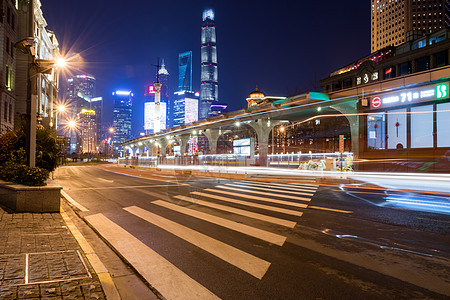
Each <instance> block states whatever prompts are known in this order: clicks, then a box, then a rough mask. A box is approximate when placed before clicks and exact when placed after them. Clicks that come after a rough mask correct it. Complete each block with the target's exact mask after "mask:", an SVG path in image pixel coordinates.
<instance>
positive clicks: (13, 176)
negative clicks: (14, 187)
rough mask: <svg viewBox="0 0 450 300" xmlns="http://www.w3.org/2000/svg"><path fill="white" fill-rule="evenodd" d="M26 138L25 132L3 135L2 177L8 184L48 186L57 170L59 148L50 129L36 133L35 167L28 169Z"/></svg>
mask: <svg viewBox="0 0 450 300" xmlns="http://www.w3.org/2000/svg"><path fill="white" fill-rule="evenodd" d="M25 147H26V136H25V133H24V131H23V130H22V129H17V130H14V131H10V132H7V133H5V134H4V135H2V136H0V178H1V179H3V180H6V181H11V182H16V183H21V184H26V185H34V186H35V185H45V181H46V180H47V178H48V177H49V174H50V172H52V171H54V170H55V169H56V166H57V163H58V155H59V152H60V149H59V147H58V145H57V143H56V138H55V137H54V135H53V134H52V132H51V131H50V130H49V129H45V128H43V127H38V128H37V130H36V167H33V168H30V167H28V166H26V159H25V157H26V153H25V150H24V149H25Z"/></svg>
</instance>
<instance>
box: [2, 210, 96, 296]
mask: <svg viewBox="0 0 450 300" xmlns="http://www.w3.org/2000/svg"><path fill="white" fill-rule="evenodd" d="M0 299H2V300H9V299H11V300H12V299H61V300H70V299H84V300H91V299H95V300H98V299H105V296H104V293H103V290H102V288H101V285H100V282H99V280H98V278H97V275H96V274H95V273H94V271H93V269H92V267H91V266H90V265H89V263H88V261H87V260H86V259H85V257H84V254H83V252H82V250H81V249H80V247H79V245H78V243H77V242H76V240H75V238H74V237H73V236H72V234H71V233H70V231H69V230H68V228H67V227H66V224H65V223H64V221H63V219H62V217H61V215H60V214H59V213H51V214H50V213H44V214H34V213H33V214H32V213H21V214H9V213H6V212H5V211H4V210H3V209H1V208H0Z"/></svg>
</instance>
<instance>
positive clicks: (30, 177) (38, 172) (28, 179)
mask: <svg viewBox="0 0 450 300" xmlns="http://www.w3.org/2000/svg"><path fill="white" fill-rule="evenodd" d="M26 168H27V172H26V173H25V178H23V182H21V183H23V184H26V185H45V181H46V180H47V178H48V176H49V175H50V172H49V171H48V170H46V169H41V168H39V167H33V168H29V167H26Z"/></svg>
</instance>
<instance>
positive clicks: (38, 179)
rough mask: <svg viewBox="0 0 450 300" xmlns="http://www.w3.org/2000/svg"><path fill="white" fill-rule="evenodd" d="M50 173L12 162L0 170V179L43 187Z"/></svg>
mask: <svg viewBox="0 0 450 300" xmlns="http://www.w3.org/2000/svg"><path fill="white" fill-rule="evenodd" d="M49 174H50V172H49V171H48V170H45V169H42V168H39V167H33V168H30V167H28V166H26V165H21V164H16V163H13V162H7V163H5V164H4V165H3V166H2V168H1V169H0V179H2V180H5V181H10V182H15V183H20V184H25V185H32V186H39V185H45V181H46V180H47V178H48V176H49Z"/></svg>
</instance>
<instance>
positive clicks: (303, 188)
mask: <svg viewBox="0 0 450 300" xmlns="http://www.w3.org/2000/svg"><path fill="white" fill-rule="evenodd" d="M235 183H237V182H235ZM239 184H245V185H252V186H262V187H274V188H277V189H281V190H289V191H297V190H298V191H304V192H315V191H316V190H317V188H318V187H294V186H293V187H286V185H284V186H279V185H274V184H268V183H267V184H261V183H253V182H248V181H239Z"/></svg>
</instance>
